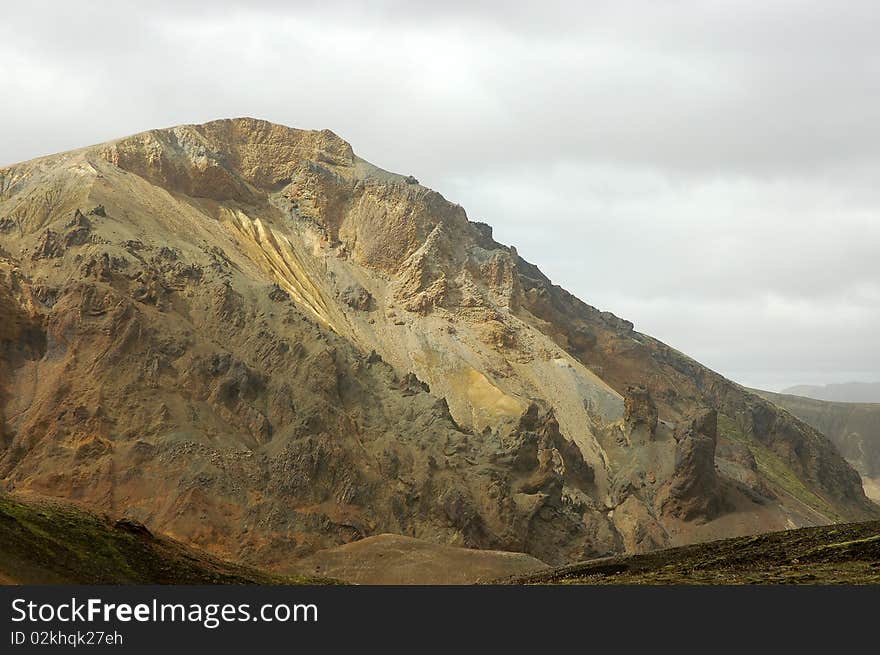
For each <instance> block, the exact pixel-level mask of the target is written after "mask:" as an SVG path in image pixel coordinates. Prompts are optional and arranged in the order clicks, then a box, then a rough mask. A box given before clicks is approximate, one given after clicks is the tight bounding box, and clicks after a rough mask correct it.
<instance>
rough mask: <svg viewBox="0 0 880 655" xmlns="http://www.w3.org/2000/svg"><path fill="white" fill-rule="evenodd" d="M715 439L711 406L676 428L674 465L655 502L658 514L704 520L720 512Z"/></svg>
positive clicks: (713, 411)
mask: <svg viewBox="0 0 880 655" xmlns="http://www.w3.org/2000/svg"><path fill="white" fill-rule="evenodd" d="M717 440H718V413H717V412H716V411H715V410H714V409H709V410H704V411H701V412H698V413H696V414H695V415H693V416H692V417H688V418H687V419H686V420H685V421H684V422H683V423H682V424H681V425H680V426H678V427H677V428H676V430H675V441H676V447H675V468H674V471H673V474H672V477H671V478H670V479H669V480H668V481H667V482H666V483H665V484H664V485H663V487H662V488H661V489H660V491H659V492H658V494H657V499H656V501H655V502H656V506H657V509H658V511H659V512H660V514H661V515H665V516H672V517H675V518H677V519H682V520H684V521H693V520H696V519H699V520H703V521H706V520H709V519H712V518H715V517H716V516H718V514H720V513H721V512H722V510H723V509H724V502H723V499H722V496H721V488H720V483H719V479H718V475H717V473H716V471H715V446H716V444H717Z"/></svg>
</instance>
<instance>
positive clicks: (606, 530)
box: [0, 118, 880, 571]
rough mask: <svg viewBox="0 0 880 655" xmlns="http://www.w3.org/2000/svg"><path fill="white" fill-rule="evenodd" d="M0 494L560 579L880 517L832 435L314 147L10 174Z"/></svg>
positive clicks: (184, 149) (233, 147)
mask: <svg viewBox="0 0 880 655" xmlns="http://www.w3.org/2000/svg"><path fill="white" fill-rule="evenodd" d="M0 311H2V316H3V320H2V323H0V478H2V481H3V484H4V485H5V487H6V489H7V490H9V491H13V492H15V493H18V494H23V495H26V494H39V495H42V496H49V497H54V498H61V499H70V500H75V501H77V502H79V503H82V504H84V505H87V506H90V507H93V508H97V509H101V510H106V511H109V512H113V513H115V514H126V515H128V516H130V517H131V518H132V519H135V520H137V521H139V522H142V523H144V524H145V525H147V526H149V527H150V529H156V530H158V531H161V532H164V533H166V534H169V535H170V536H172V537H175V538H177V539H179V540H182V541H184V542H188V543H191V544H195V545H199V546H201V547H203V548H208V549H210V550H212V551H214V552H216V553H219V554H221V555H223V556H227V557H233V558H236V559H238V560H239V561H245V562H250V563H257V564H261V565H264V566H271V567H274V568H275V569H276V570H281V571H284V570H289V569H290V568H291V567H292V563H293V562H294V561H295V560H296V559H298V558H301V557H305V556H308V555H311V554H312V553H314V552H315V551H319V550H323V549H327V548H331V547H335V546H339V545H342V544H345V543H348V542H351V541H355V540H359V539H362V538H365V537H369V536H374V535H379V534H383V533H393V534H398V535H405V536H407V537H414V538H417V539H421V540H424V541H429V542H433V543H435V544H445V545H460V546H467V547H472V548H480V549H495V550H508V551H521V552H526V553H529V554H531V555H533V556H535V557H537V558H539V559H540V560H543V561H544V562H548V563H552V564H556V563H563V562H567V561H572V560H576V559H583V558H586V557H590V556H595V555H604V554H608V553H616V552H640V551H647V550H651V549H655V548H658V547H661V546H665V545H674V544H681V543H688V542H692V541H703V540H706V539H711V538H714V537H723V536H735V535H740V534H746V533H752V532H762V531H767V530H773V529H782V528H786V527H795V526H806V525H814V524H823V523H828V522H833V521H838V520H843V519H847V520H856V519H861V518H868V517H874V516H877V515H878V512H880V510H878V508H877V506H876V505H873V504H872V503H870V502H869V501H868V500H867V498H866V497H865V495H864V493H863V491H862V486H861V483H860V480H859V476H858V474H857V473H856V472H855V471H854V470H853V469H852V468H851V467H850V465H849V464H847V463H846V462H845V461H844V460H843V458H842V457H841V456H840V455H839V454H838V453H837V451H836V450H835V449H834V447H833V446H832V445H831V443H830V442H829V441H828V440H827V439H826V438H825V437H823V436H822V435H821V434H819V433H818V432H816V431H815V430H814V429H812V428H810V427H809V426H808V425H806V424H805V423H802V422H801V421H799V420H797V419H795V418H794V417H792V416H791V415H789V414H788V413H786V412H785V411H783V410H780V409H778V408H777V407H776V406H774V405H773V404H771V403H769V402H767V401H765V400H764V399H762V398H759V397H757V396H755V395H753V394H752V393H750V392H749V391H747V390H746V389H744V388H742V387H740V386H738V385H736V384H734V383H732V382H730V381H728V380H726V379H724V378H723V377H722V376H720V375H718V374H716V373H714V372H712V371H710V370H708V369H706V368H705V367H703V366H701V365H700V364H698V363H697V362H695V361H693V360H691V359H689V358H688V357H686V356H685V355H683V354H681V353H679V352H677V351H676V350H674V349H672V348H670V347H668V346H666V345H664V344H662V343H660V342H659V341H657V340H655V339H652V338H651V337H648V336H646V335H643V334H640V333H638V332H636V331H634V330H633V325H632V324H631V323H629V322H628V321H626V320H623V319H621V318H618V317H616V316H614V315H612V314H610V313H608V312H603V311H599V310H597V309H594V308H593V307H590V306H589V305H586V304H585V303H583V302H581V301H580V300H578V299H577V298H575V297H573V296H572V295H571V294H569V293H567V292H566V291H564V290H563V289H561V288H560V287H558V286H555V285H554V284H552V283H551V282H550V280H548V279H547V278H546V277H545V276H544V275H543V274H542V273H541V272H540V270H539V269H538V268H537V267H536V266H534V265H532V264H530V263H528V262H526V261H524V260H523V259H522V258H521V257H519V256H518V255H517V252H516V250H515V249H514V248H512V247H507V246H503V245H501V244H499V243H497V242H495V241H494V240H493V238H492V230H491V228H490V227H489V226H488V225H485V224H482V223H476V222H471V221H470V220H468V217H467V215H466V214H465V211H464V210H463V209H462V208H461V207H460V206H458V205H455V204H453V203H450V202H448V201H447V200H446V199H444V198H443V196H441V195H440V194H439V193H437V192H435V191H432V190H430V189H427V188H425V187H423V186H421V185H420V184H418V182H417V180H416V179H415V178H413V177H411V176H401V175H396V174H393V173H389V172H387V171H384V170H382V169H380V168H377V167H376V166H373V165H371V164H369V163H368V162H366V161H364V160H362V159H360V158H359V157H357V156H356V155H355V154H354V152H353V150H352V148H351V146H350V145H349V144H348V143H347V142H345V141H344V140H342V139H341V138H339V137H338V136H336V135H335V134H333V133H332V132H329V131H326V130H325V131H303V130H296V129H291V128H288V127H284V126H281V125H274V124H271V123H267V122H265V121H260V120H255V119H249V118H242V119H233V120H219V121H214V122H210V123H206V124H204V125H186V126H180V127H174V128H170V129H161V130H152V131H149V132H144V133H142V134H138V135H134V136H130V137H126V138H123V139H119V140H117V141H113V142H110V143H106V144H101V145H96V146H92V147H88V148H84V149H81V150H76V151H72V152H68V153H63V154H59V155H54V156H50V157H44V158H40V159H36V160H33V161H29V162H25V163H21V164H16V165H14V166H10V167H7V168H3V169H0Z"/></svg>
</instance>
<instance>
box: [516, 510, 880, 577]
mask: <svg viewBox="0 0 880 655" xmlns="http://www.w3.org/2000/svg"><path fill="white" fill-rule="evenodd" d="M509 582H513V583H519V584H523V583H525V584H530V583H531V584H687V585H690V584H725V585H730V584H880V521H868V522H865V523H849V524H839V525H829V526H820V527H813V528H801V529H800V530H786V531H783V532H773V533H769V534H762V535H756V536H752V537H738V538H736V539H724V540H722V541H712V542H708V543H705V544H695V545H692V546H684V547H681V548H669V549H666V550H658V551H654V552H652V553H647V554H644V555H633V556H629V557H608V558H603V559H600V560H592V561H589V562H583V563H580V564H574V565H571V566H565V567H560V568H556V569H551V570H549V571H543V572H540V573H537V574H533V575H530V576H523V577H520V578H516V579H513V580H510V581H509Z"/></svg>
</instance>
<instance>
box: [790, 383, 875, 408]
mask: <svg viewBox="0 0 880 655" xmlns="http://www.w3.org/2000/svg"><path fill="white" fill-rule="evenodd" d="M779 393H784V394H789V395H791V396H804V397H805V398H813V399H814V400H827V401H830V402H837V403H880V382H844V383H842V384H826V385H811V384H800V385H797V386H794V387H789V388H788V389H783V390H782V391H780V392H779Z"/></svg>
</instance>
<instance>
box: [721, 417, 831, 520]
mask: <svg viewBox="0 0 880 655" xmlns="http://www.w3.org/2000/svg"><path fill="white" fill-rule="evenodd" d="M718 435H719V437H720V438H722V439H729V440H730V441H734V442H737V443H741V444H743V445H745V446H746V447H747V448H748V449H749V451H750V452H751V453H752V456H753V457H754V458H755V463H756V464H757V465H758V472H759V473H760V474H761V476H762V477H764V478H765V479H766V480H769V481H770V482H771V483H772V484H774V485H776V486H777V487H778V488H779V489H780V490H782V491H785V492H786V493H788V494H790V495H791V496H792V497H794V498H796V499H797V500H799V501H800V502H802V503H803V504H804V505H806V506H808V507H810V508H812V509H813V510H815V511H817V512H819V513H820V514H822V515H823V516H826V517H828V519H829V520H833V521H842V520H843V517H841V516H840V514H838V513H837V512H836V511H835V510H834V507H832V505H831V504H830V503H828V502H827V501H826V500H825V499H824V498H822V497H820V496H818V495H817V494H816V493H814V492H813V491H811V490H810V488H809V487H808V486H807V485H806V484H804V482H803V481H802V480H801V479H800V478H799V477H798V476H797V475H795V473H794V471H792V469H791V467H790V466H788V465H787V464H786V463H785V461H783V459H782V458H781V457H779V456H778V455H777V454H776V453H774V452H773V451H772V450H771V449H770V448H768V447H767V446H765V445H764V444H762V443H760V442H759V441H757V440H755V439H753V438H750V437H749V436H748V435H746V434H744V433H743V432H742V430H741V429H740V428H739V426H738V425H737V424H736V421H734V420H733V419H732V418H730V417H729V416H727V415H725V414H719V415H718Z"/></svg>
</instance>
